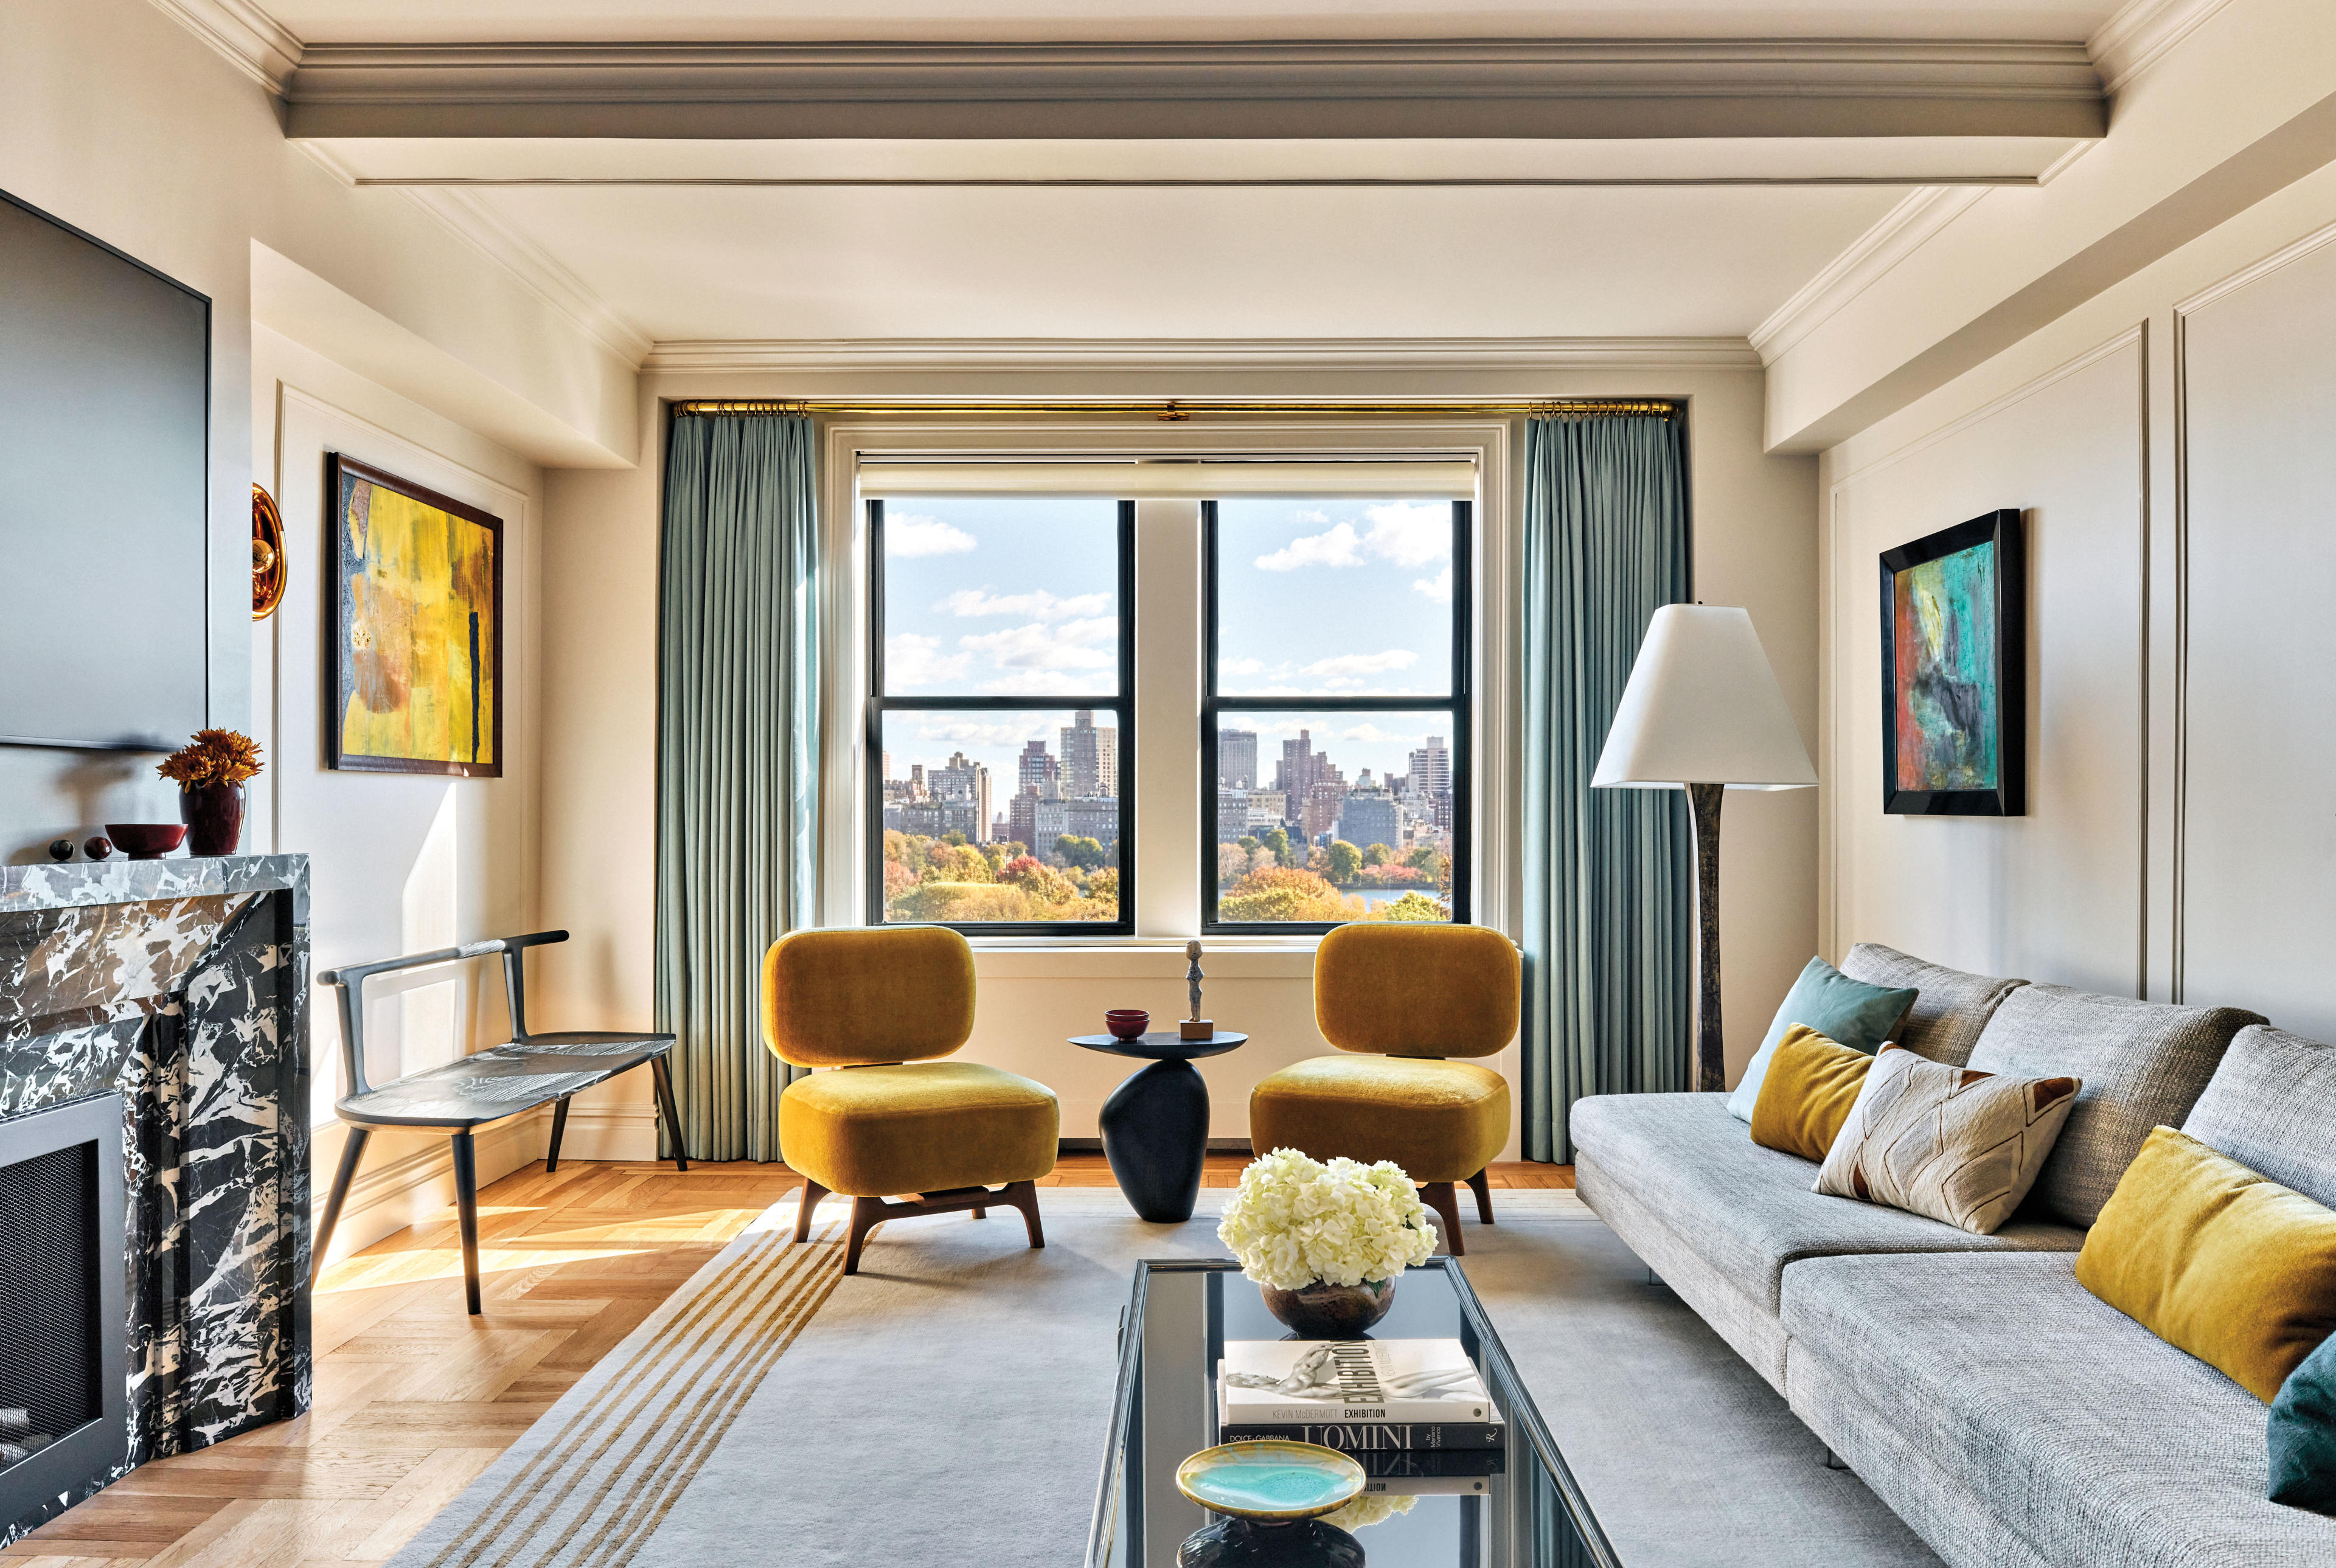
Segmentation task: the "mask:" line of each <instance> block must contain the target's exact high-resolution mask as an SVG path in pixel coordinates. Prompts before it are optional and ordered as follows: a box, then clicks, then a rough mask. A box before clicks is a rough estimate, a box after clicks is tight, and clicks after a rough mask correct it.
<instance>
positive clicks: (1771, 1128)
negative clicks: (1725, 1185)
mask: <svg viewBox="0 0 2336 1568" xmlns="http://www.w3.org/2000/svg"><path fill="white" fill-rule="evenodd" d="M1871 1066H1874V1058H1873V1057H1869V1056H1867V1055H1866V1054H1865V1053H1864V1051H1853V1050H1851V1049H1850V1048H1849V1047H1847V1046H1844V1045H1838V1044H1836V1043H1835V1042H1834V1041H1832V1040H1829V1039H1827V1038H1825V1036H1823V1035H1821V1034H1819V1033H1817V1032H1816V1030H1815V1029H1813V1028H1811V1027H1808V1025H1806V1024H1795V1025H1794V1026H1793V1027H1791V1028H1789V1029H1787V1030H1786V1031H1785V1037H1784V1038H1783V1039H1781V1040H1779V1041H1777V1042H1776V1054H1775V1055H1774V1056H1772V1057H1769V1058H1768V1076H1767V1077H1765V1078H1762V1079H1761V1080H1760V1097H1759V1098H1758V1099H1757V1100H1755V1101H1753V1102H1752V1141H1753V1142H1754V1143H1756V1144H1761V1145H1762V1146H1763V1147H1766V1148H1771V1149H1782V1150H1784V1151H1785V1153H1786V1154H1798V1155H1800V1156H1801V1158H1803V1159H1805V1160H1822V1159H1824V1158H1825V1151H1826V1150H1828V1149H1830V1148H1832V1147H1833V1141H1834V1139H1835V1138H1836V1137H1839V1136H1840V1135H1841V1127H1842V1124H1843V1123H1844V1122H1846V1121H1848V1120H1849V1109H1850V1107H1851V1106H1852V1105H1855V1104H1857V1091H1858V1090H1860V1089H1862V1088H1864V1086H1865V1073H1866V1069H1867V1068H1869V1067H1871Z"/></svg>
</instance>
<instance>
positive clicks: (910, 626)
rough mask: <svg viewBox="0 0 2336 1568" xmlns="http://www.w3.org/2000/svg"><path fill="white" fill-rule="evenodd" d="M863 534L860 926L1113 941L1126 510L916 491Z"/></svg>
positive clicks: (1122, 925)
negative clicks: (864, 766)
mask: <svg viewBox="0 0 2336 1568" xmlns="http://www.w3.org/2000/svg"><path fill="white" fill-rule="evenodd" d="M869 521H870V533H871V544H874V545H876V546H877V548H878V550H879V554H878V556H877V571H876V592H875V594H874V596H873V598H874V603H873V604H872V606H871V609H872V610H873V614H872V616H871V622H872V625H871V633H872V637H871V664H872V666H873V668H874V672H875V676H876V679H875V681H874V683H873V687H872V690H871V696H870V702H869V741H868V745H869V748H870V752H871V757H872V759H873V760H874V761H875V762H876V764H877V765H876V767H874V768H872V769H871V770H870V771H871V774H873V775H874V776H873V778H872V779H871V784H872V785H873V788H872V790H871V797H872V798H871V803H870V806H871V809H870V816H871V857H870V858H871V878H870V884H871V885H870V890H869V891H870V900H869V902H870V918H871V920H874V921H877V922H880V923H881V922H883V921H918V922H926V921H933V922H942V923H947V924H951V925H963V926H968V927H969V928H970V927H979V928H981V929H984V930H994V931H1011V930H1045V929H1047V928H1049V927H1052V926H1056V925H1058V924H1061V923H1065V922H1070V923H1076V925H1078V926H1080V927H1082V928H1083V929H1085V930H1103V931H1109V930H1127V929H1129V921H1128V916H1127V911H1128V910H1129V908H1130V907H1131V906H1130V903H1129V901H1128V899H1127V897H1126V893H1127V889H1126V887H1125V885H1124V869H1125V868H1124V865H1123V859H1124V857H1123V855H1122V852H1121V843H1122V841H1123V838H1124V834H1125V833H1126V832H1127V830H1128V829H1129V828H1130V827H1131V826H1132V824H1130V823H1126V822H1124V821H1123V818H1122V806H1123V803H1124V798H1123V797H1124V795H1125V794H1126V791H1125V789H1124V780H1125V777H1126V767H1125V765H1126V760H1127V758H1126V748H1127V745H1129V744H1131V743H1132V738H1133V736H1132V732H1133V728H1134V726H1133V725H1132V723H1130V720H1131V718H1132V716H1133V696H1132V694H1131V693H1130V692H1129V691H1128V689H1127V688H1128V686H1129V685H1130V683H1131V671H1130V669H1129V664H1130V661H1131V659H1132V652H1133V644H1132V639H1131V633H1130V628H1129V625H1128V621H1127V617H1126V614H1125V609H1126V606H1125V598H1126V589H1127V579H1128V577H1129V576H1130V575H1131V573H1132V562H1131V560H1130V559H1129V555H1130V550H1131V549H1132V543H1133V541H1132V534H1133V527H1134V518H1133V509H1132V507H1130V506H1129V505H1128V504H1127V503H1125V502H1119V501H1116V500H1114V499H1111V498H1108V497H1085V496H1082V497H1053V496H1049V497H991V496H983V497H924V496H920V497H917V498H915V499H913V500H907V501H902V502H900V503H898V504H897V505H895V506H892V507H891V508H889V509H888V508H887V506H886V505H885V503H884V502H870V503H869ZM1066 695H1069V696H1077V697H1081V698H1085V699H1086V700H1085V701H1081V702H1078V703H1076V704H1074V705H1063V706H1058V702H1057V701H1053V700H1049V699H1050V698H1052V699H1059V697H1060V696H1066Z"/></svg>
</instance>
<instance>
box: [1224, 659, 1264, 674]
mask: <svg viewBox="0 0 2336 1568" xmlns="http://www.w3.org/2000/svg"><path fill="white" fill-rule="evenodd" d="M1217 673H1218V674H1219V675H1263V674H1264V673H1265V660H1263V659H1261V658H1221V659H1219V660H1217Z"/></svg>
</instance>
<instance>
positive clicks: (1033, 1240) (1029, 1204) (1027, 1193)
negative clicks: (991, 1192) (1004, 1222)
mask: <svg viewBox="0 0 2336 1568" xmlns="http://www.w3.org/2000/svg"><path fill="white" fill-rule="evenodd" d="M1004 1196H1005V1198H1006V1201H1007V1202H1008V1203H1012V1204H1013V1205H1014V1206H1015V1207H1016V1208H1017V1209H1019V1210H1021V1211H1022V1226H1023V1229H1025V1230H1027V1231H1028V1232H1030V1244H1031V1245H1032V1246H1034V1247H1043V1246H1045V1245H1046V1231H1045V1229H1044V1228H1043V1227H1042V1226H1040V1224H1039V1223H1038V1183H1036V1182H1015V1183H1010V1184H1008V1185H1007V1189H1006V1192H1005V1193H1004Z"/></svg>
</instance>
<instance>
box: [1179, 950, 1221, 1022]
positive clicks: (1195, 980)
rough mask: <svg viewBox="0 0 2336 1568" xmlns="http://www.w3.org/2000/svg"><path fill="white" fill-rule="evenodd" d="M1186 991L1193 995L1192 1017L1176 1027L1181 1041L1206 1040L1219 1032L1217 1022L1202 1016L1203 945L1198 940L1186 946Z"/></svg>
mask: <svg viewBox="0 0 2336 1568" xmlns="http://www.w3.org/2000/svg"><path fill="white" fill-rule="evenodd" d="M1184 957H1185V959H1186V960H1187V961H1186V963H1185V965H1184V989H1186V990H1188V991H1190V992H1191V993H1192V1017H1191V1018H1186V1019H1184V1020H1183V1021H1182V1022H1181V1023H1179V1024H1178V1025H1177V1026H1176V1037H1177V1038H1178V1039H1180V1040H1205V1039H1209V1038H1211V1037H1213V1036H1214V1035H1215V1034H1216V1032H1217V1025H1216V1020H1215V1019H1213V1018H1202V1016H1201V944H1200V942H1199V940H1197V939H1196V940H1192V941H1189V942H1186V943H1185V944H1184Z"/></svg>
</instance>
